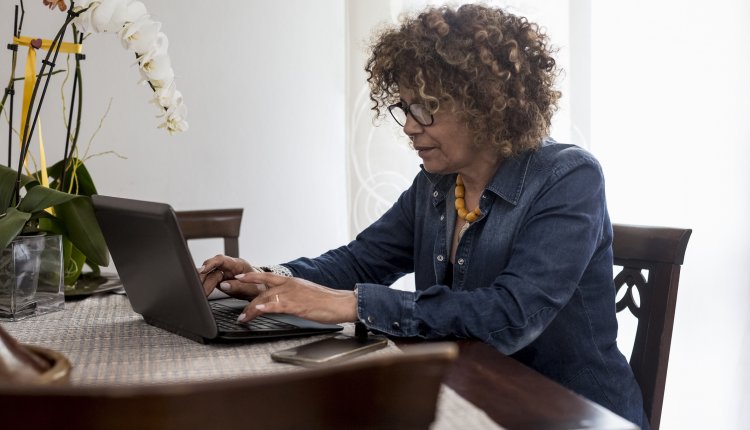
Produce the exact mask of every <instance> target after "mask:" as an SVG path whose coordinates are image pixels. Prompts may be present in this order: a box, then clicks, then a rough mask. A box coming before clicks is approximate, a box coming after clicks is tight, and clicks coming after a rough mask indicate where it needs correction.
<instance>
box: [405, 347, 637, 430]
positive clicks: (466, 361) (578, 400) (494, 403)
mask: <svg viewBox="0 0 750 430" xmlns="http://www.w3.org/2000/svg"><path fill="white" fill-rule="evenodd" d="M457 343H458V346H459V351H460V352H459V356H458V360H457V361H456V362H455V364H454V365H453V367H452V369H451V370H450V372H449V373H448V375H447V377H446V379H445V381H444V383H445V384H446V385H447V386H449V387H451V388H453V389H454V390H455V391H456V392H457V393H458V394H460V395H461V396H462V397H463V398H465V399H466V400H468V401H469V402H471V403H472V404H474V405H475V406H477V407H478V408H479V409H481V410H483V411H484V412H485V413H486V414H487V415H489V417H490V418H492V419H493V420H494V421H495V422H497V423H498V424H499V425H500V426H502V427H503V428H506V429H509V430H542V429H543V430H562V429H608V430H615V429H618V430H620V429H621V430H631V429H638V428H639V427H638V426H637V425H635V424H633V423H631V422H630V421H627V420H625V419H624V418H621V417H620V416H618V415H616V414H614V413H613V412H611V411H609V410H608V409H606V408H604V407H602V406H600V405H598V404H596V403H594V402H592V401H590V400H588V399H586V398H584V397H582V396H579V395H577V394H575V393H573V392H572V391H570V390H568V389H567V388H565V387H563V386H562V385H560V384H558V383H557V382H554V381H552V380H551V379H549V378H547V377H545V376H543V375H542V374H540V373H539V372H537V371H535V370H533V369H531V368H529V367H527V366H525V365H523V364H521V363H520V362H518V361H516V360H514V359H513V358H510V357H508V356H506V355H504V354H502V353H500V352H499V351H497V350H496V349H494V348H492V347H491V346H489V345H487V344H485V343H483V342H480V341H475V340H459V341H458V342H457ZM397 344H398V342H397Z"/></svg>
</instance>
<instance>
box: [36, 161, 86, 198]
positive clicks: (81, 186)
mask: <svg viewBox="0 0 750 430" xmlns="http://www.w3.org/2000/svg"><path fill="white" fill-rule="evenodd" d="M68 163H69V164H72V163H77V167H76V169H75V171H76V179H77V181H78V182H77V185H78V186H77V187H75V186H74V187H73V191H74V193H75V194H79V195H82V196H89V197H91V196H92V195H94V194H98V193H97V192H96V186H94V180H93V179H92V178H91V175H90V174H89V171H88V169H86V166H85V165H84V164H83V161H81V160H79V159H77V158H73V159H71V160H68ZM62 169H63V162H62V160H60V161H58V162H57V163H55V164H54V165H53V166H52V167H49V168H48V169H47V175H49V176H50V177H52V178H55V180H56V181H55V182H56V183H59V182H60V178H61V177H62ZM72 177H73V169H68V171H67V172H65V188H66V189H68V187H69V186H70V183H71V182H70V181H72ZM63 191H66V190H63ZM76 191H77V192H76Z"/></svg>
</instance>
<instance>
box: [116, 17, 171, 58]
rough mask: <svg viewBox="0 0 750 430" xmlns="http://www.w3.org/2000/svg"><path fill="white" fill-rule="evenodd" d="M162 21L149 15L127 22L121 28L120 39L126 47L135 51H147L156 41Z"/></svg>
mask: <svg viewBox="0 0 750 430" xmlns="http://www.w3.org/2000/svg"><path fill="white" fill-rule="evenodd" d="M160 29H161V23H160V22H158V21H154V20H152V19H151V18H150V17H149V16H148V15H146V16H143V17H141V18H140V19H138V20H137V21H134V22H131V23H128V24H126V25H125V26H124V27H123V28H122V30H120V41H121V42H122V46H124V47H125V49H129V50H131V51H134V52H147V51H148V50H149V48H150V47H151V45H153V44H154V43H155V41H156V37H157V36H158V34H159V30H160Z"/></svg>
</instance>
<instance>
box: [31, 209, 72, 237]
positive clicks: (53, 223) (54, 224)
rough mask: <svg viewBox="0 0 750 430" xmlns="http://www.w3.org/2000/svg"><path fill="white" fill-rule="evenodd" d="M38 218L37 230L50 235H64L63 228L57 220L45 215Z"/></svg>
mask: <svg viewBox="0 0 750 430" xmlns="http://www.w3.org/2000/svg"><path fill="white" fill-rule="evenodd" d="M45 214H46V216H45V215H42V216H40V217H39V220H38V221H37V222H38V224H39V230H41V231H46V232H48V233H52V234H59V235H62V236H64V235H65V226H64V225H63V223H62V221H60V220H59V219H57V218H55V217H53V216H51V215H49V214H47V213H46V212H45Z"/></svg>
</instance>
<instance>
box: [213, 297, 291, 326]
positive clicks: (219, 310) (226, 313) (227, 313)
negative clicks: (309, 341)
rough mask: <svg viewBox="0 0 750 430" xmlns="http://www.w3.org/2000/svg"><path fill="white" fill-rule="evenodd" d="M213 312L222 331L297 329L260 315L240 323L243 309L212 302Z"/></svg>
mask: <svg viewBox="0 0 750 430" xmlns="http://www.w3.org/2000/svg"><path fill="white" fill-rule="evenodd" d="M211 310H212V311H213V314H214V319H216V325H217V326H218V327H219V330H220V331H238V330H243V331H244V330H247V329H248V328H249V329H250V330H255V331H276V330H290V329H295V328H297V327H296V326H294V325H292V324H287V323H285V322H281V321H276V320H274V319H271V318H268V317H265V316H263V315H259V316H257V317H255V318H253V319H252V320H250V321H248V322H246V323H238V322H237V317H238V316H239V315H240V313H241V312H242V309H236V308H231V307H229V306H225V305H222V304H221V303H216V302H211Z"/></svg>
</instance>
